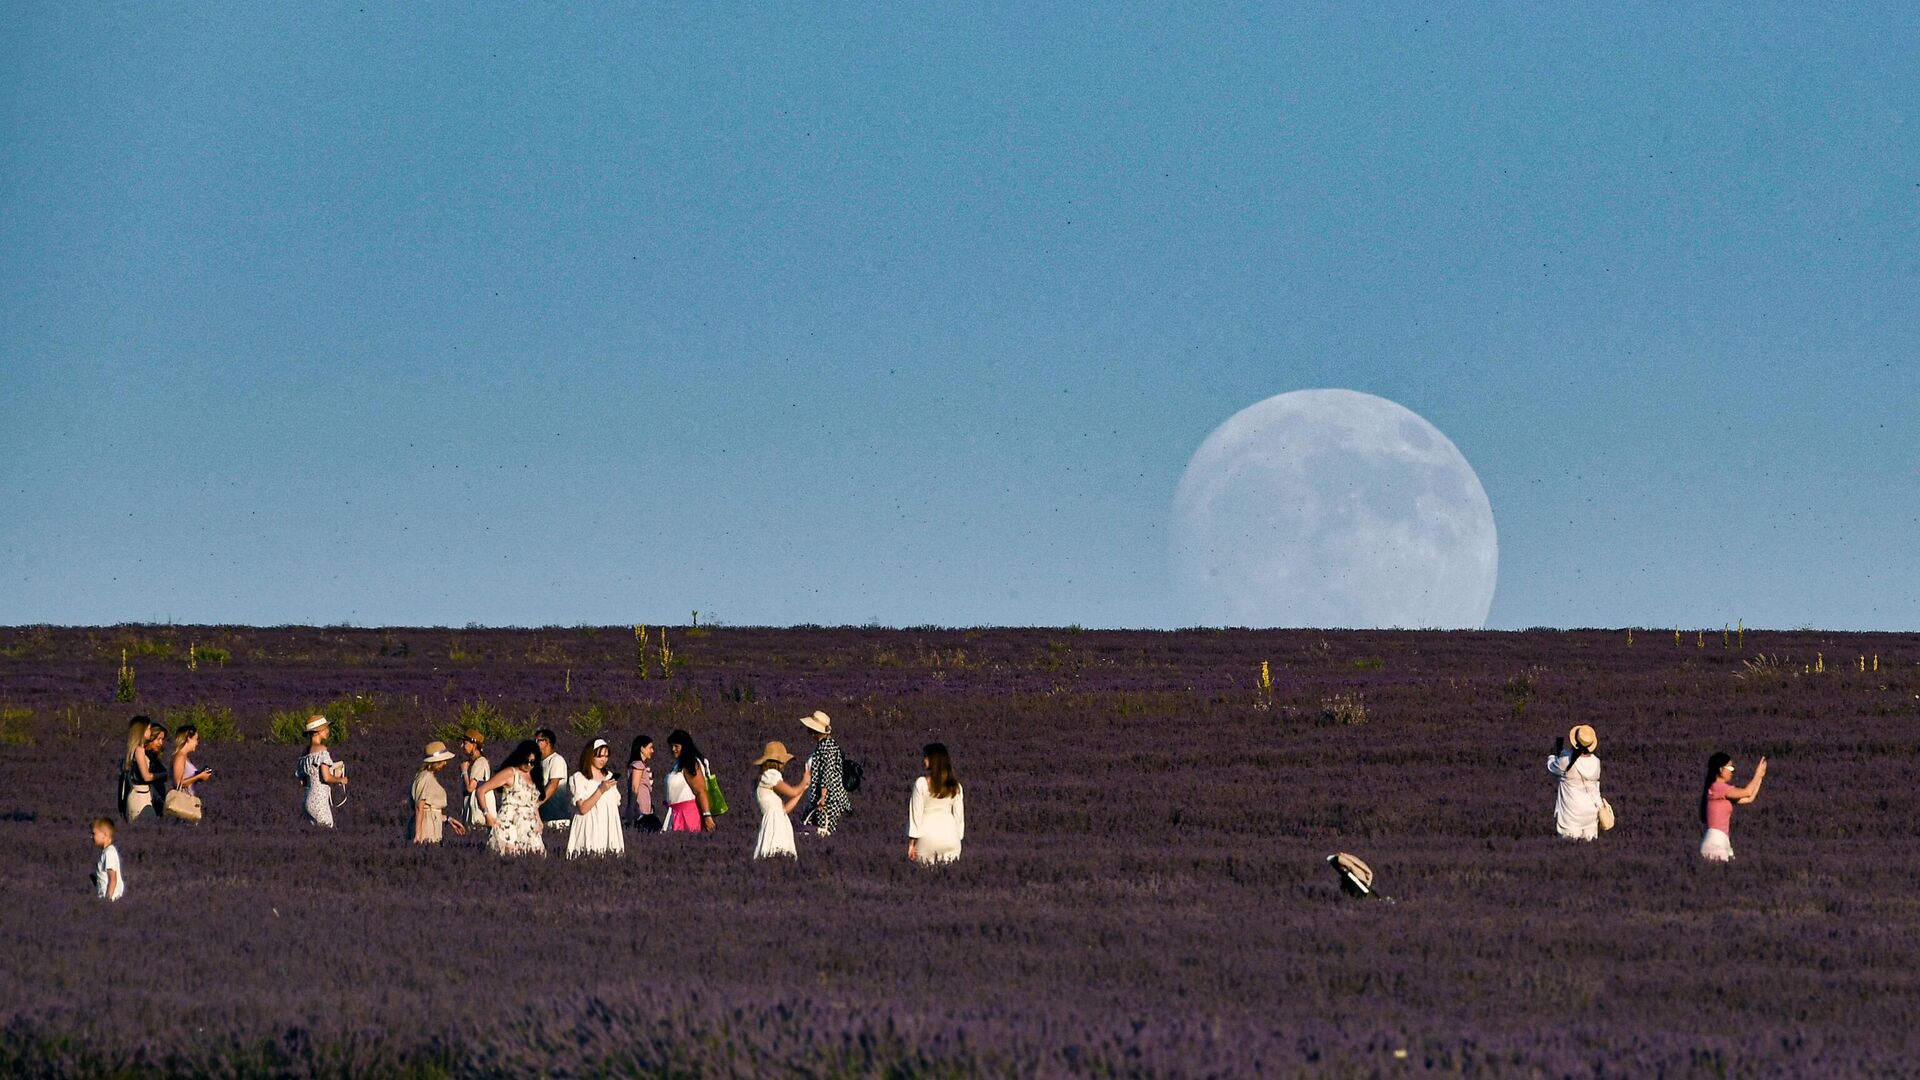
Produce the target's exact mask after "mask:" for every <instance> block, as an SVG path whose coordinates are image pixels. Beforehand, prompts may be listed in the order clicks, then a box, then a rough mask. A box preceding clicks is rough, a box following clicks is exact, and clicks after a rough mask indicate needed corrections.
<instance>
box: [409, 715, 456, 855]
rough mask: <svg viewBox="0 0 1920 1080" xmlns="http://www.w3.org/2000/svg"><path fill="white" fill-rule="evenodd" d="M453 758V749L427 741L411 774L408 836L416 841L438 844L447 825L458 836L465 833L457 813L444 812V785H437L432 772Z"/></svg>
mask: <svg viewBox="0 0 1920 1080" xmlns="http://www.w3.org/2000/svg"><path fill="white" fill-rule="evenodd" d="M452 760H453V751H451V750H449V749H447V744H446V743H443V742H441V741H440V740H439V739H435V740H433V741H432V742H430V743H428V744H427V748H426V750H425V751H424V753H423V756H422V757H421V758H420V768H419V769H418V770H417V771H416V772H415V773H414V774H413V787H412V789H411V790H410V791H408V793H407V801H408V803H409V805H410V808H411V809H412V810H413V814H412V821H411V824H409V826H408V828H407V838H408V839H409V840H411V841H413V842H414V843H416V844H437V843H439V842H440V838H441V836H442V835H443V834H444V832H445V830H446V829H452V830H453V831H454V834H455V835H457V836H465V835H466V834H467V827H466V826H465V825H463V824H461V823H460V819H459V818H458V817H448V816H447V789H446V788H443V787H441V786H440V779H439V778H438V777H436V776H435V775H434V774H435V773H437V772H439V771H440V770H442V769H444V768H446V767H447V762H449V761H452Z"/></svg>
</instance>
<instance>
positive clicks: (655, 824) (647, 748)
mask: <svg viewBox="0 0 1920 1080" xmlns="http://www.w3.org/2000/svg"><path fill="white" fill-rule="evenodd" d="M627 795H628V797H629V798H628V801H629V803H630V804H631V805H632V806H633V826H634V828H637V829H639V830H640V831H641V832H659V831H660V817H659V815H657V814H655V813H654V812H653V740H652V739H650V738H648V737H646V736H645V735H635V736H634V737H633V746H632V747H630V748H629V749H628V750H627Z"/></svg>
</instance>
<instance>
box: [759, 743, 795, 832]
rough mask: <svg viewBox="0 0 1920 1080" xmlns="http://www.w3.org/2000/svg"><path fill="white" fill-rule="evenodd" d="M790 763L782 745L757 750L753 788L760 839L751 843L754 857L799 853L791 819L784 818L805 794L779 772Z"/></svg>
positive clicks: (769, 744) (767, 746)
mask: <svg viewBox="0 0 1920 1080" xmlns="http://www.w3.org/2000/svg"><path fill="white" fill-rule="evenodd" d="M792 760H793V755H792V754H789V753H787V747H786V745H785V744H784V743H778V742H770V743H768V744H767V745H766V746H765V747H763V748H762V749H761V750H760V757H759V759H758V760H756V761H755V762H754V763H753V767H754V770H755V771H756V772H757V773H758V774H759V780H758V781H757V782H756V783H755V784H754V786H753V789H754V790H753V799H754V802H755V803H757V804H759V806H760V835H759V837H758V838H756V839H755V840H754V842H753V857H754V858H756V859H767V858H772V857H773V856H775V855H785V856H787V857H788V858H795V859H797V858H799V857H800V849H799V848H797V847H795V846H794V843H793V819H792V818H790V817H788V816H787V815H789V814H791V813H793V808H794V807H795V806H796V805H798V804H799V802H800V796H801V795H802V794H804V793H805V792H806V790H807V789H806V787H805V786H804V785H801V784H792V783H788V782H787V778H786V776H784V775H783V774H782V773H781V772H780V770H781V769H782V768H783V767H785V765H786V764H787V763H788V762H789V761H792Z"/></svg>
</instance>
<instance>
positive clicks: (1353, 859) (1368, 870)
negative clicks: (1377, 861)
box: [1327, 851, 1373, 896]
mask: <svg viewBox="0 0 1920 1080" xmlns="http://www.w3.org/2000/svg"><path fill="white" fill-rule="evenodd" d="M1327 863H1328V865H1330V866H1332V867H1333V868H1334V870H1335V871H1337V872H1338V873H1339V874H1340V876H1341V877H1342V878H1344V879H1345V881H1346V884H1347V886H1348V887H1349V889H1350V890H1352V891H1355V892H1358V893H1359V894H1361V895H1363V896H1364V895H1366V894H1368V893H1371V892H1372V891H1373V868H1372V867H1370V866H1368V865H1367V864H1366V863H1364V862H1361V861H1360V857H1359V856H1358V855H1349V854H1347V853H1346V852H1344V851H1342V852H1340V853H1339V854H1336V855H1329V856H1327Z"/></svg>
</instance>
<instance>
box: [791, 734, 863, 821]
mask: <svg viewBox="0 0 1920 1080" xmlns="http://www.w3.org/2000/svg"><path fill="white" fill-rule="evenodd" d="M800 725H801V726H802V727H804V728H806V729H807V730H808V731H811V732H813V754H812V755H811V756H809V757H808V758H807V767H806V771H805V773H804V774H803V779H804V780H805V782H806V785H807V795H806V799H805V801H804V802H803V803H802V804H801V805H802V806H804V807H805V816H804V817H803V818H801V824H803V825H808V826H811V827H812V828H813V831H814V835H816V836H832V835H833V830H835V829H837V828H839V827H840V822H841V821H842V820H843V819H844V818H845V817H846V816H847V815H848V814H849V813H852V812H853V802H852V800H851V799H848V798H847V777H846V756H845V755H844V754H842V753H841V752H840V742H839V740H837V739H835V738H834V737H833V718H832V717H830V716H828V715H827V714H826V713H823V712H821V711H819V710H818V709H815V710H814V711H813V714H812V715H811V716H803V717H801V718H800Z"/></svg>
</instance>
